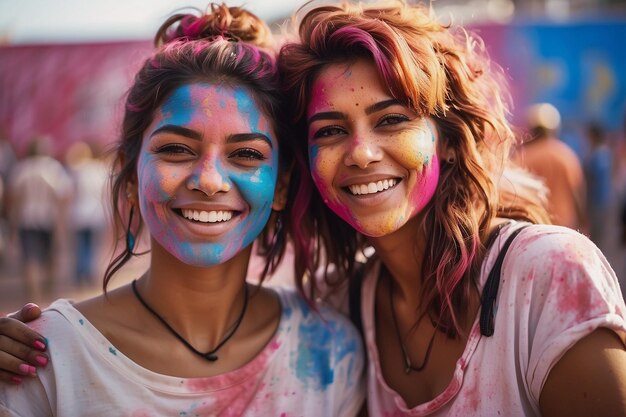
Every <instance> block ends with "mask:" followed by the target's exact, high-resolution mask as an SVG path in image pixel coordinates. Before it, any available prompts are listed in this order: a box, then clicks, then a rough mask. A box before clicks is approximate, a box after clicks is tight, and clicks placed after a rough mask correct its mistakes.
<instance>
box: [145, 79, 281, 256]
mask: <svg viewBox="0 0 626 417" xmlns="http://www.w3.org/2000/svg"><path fill="white" fill-rule="evenodd" d="M277 146H278V143H277V141H276V138H275V134H274V131H273V129H272V125H271V123H270V121H269V119H268V118H267V117H266V115H265V114H264V113H263V112H262V111H261V110H260V108H259V106H258V105H257V104H256V102H255V100H254V97H253V96H252V95H251V94H250V93H249V92H248V91H247V90H246V89H244V88H237V87H236V88H231V87H225V86H221V85H213V84H191V85H186V86H182V87H179V88H178V89H176V90H174V92H173V93H172V95H171V96H170V97H169V98H168V99H167V100H165V101H164V103H163V104H162V105H161V106H160V107H159V109H158V111H157V112H156V115H155V117H154V120H153V122H152V124H151V125H150V126H149V127H148V129H146V131H145V132H144V136H143V142H142V147H141V151H140V155H139V159H138V163H137V176H138V183H137V185H138V191H139V193H138V194H139V195H138V197H139V207H140V210H141V214H142V217H143V219H144V221H145V223H146V225H147V228H148V230H149V232H150V235H151V239H152V244H153V245H155V244H156V245H160V246H162V247H163V248H164V249H165V250H166V251H167V252H169V253H171V254H172V255H174V256H175V257H176V258H178V259H179V260H180V261H182V262H184V263H186V264H189V265H195V266H202V267H206V266H212V265H217V264H221V263H223V262H225V261H227V260H229V259H231V258H232V257H233V256H235V255H236V254H237V253H239V252H240V251H241V250H242V249H244V248H245V247H247V246H248V245H250V244H251V243H252V242H253V241H254V239H255V238H256V237H257V236H258V235H259V233H260V232H261V231H262V230H263V228H264V227H265V224H266V223H267V220H268V218H269V215H270V213H271V208H272V201H273V199H274V191H275V186H276V177H277V171H278V149H277Z"/></svg>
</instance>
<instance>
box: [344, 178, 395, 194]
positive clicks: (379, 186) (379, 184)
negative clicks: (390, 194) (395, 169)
mask: <svg viewBox="0 0 626 417" xmlns="http://www.w3.org/2000/svg"><path fill="white" fill-rule="evenodd" d="M398 182H399V180H398V179H397V178H387V179H384V180H378V181H372V182H368V183H363V184H353V185H349V186H347V187H346V188H347V189H348V190H349V191H350V193H352V195H368V194H376V193H379V192H382V191H385V190H388V189H390V188H392V187H395V186H396V184H398Z"/></svg>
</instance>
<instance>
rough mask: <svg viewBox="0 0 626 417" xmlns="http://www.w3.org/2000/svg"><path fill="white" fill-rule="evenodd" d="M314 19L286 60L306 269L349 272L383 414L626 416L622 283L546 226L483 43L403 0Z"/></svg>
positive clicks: (371, 382)
mask: <svg viewBox="0 0 626 417" xmlns="http://www.w3.org/2000/svg"><path fill="white" fill-rule="evenodd" d="M302 15H303V17H302V19H301V20H300V25H299V34H300V40H299V42H294V43H289V44H287V45H286V46H284V47H283V49H282V51H281V53H280V55H279V67H280V68H281V70H282V73H283V76H284V77H283V80H282V81H283V82H282V85H283V87H284V89H285V91H286V93H287V94H288V96H289V101H291V103H292V104H291V106H289V107H288V108H289V109H290V110H292V111H293V114H292V115H291V116H292V119H291V120H290V121H291V122H292V123H293V125H294V126H296V128H297V131H296V134H295V135H294V136H293V137H294V138H296V140H294V143H295V146H296V148H297V149H296V160H297V161H298V167H297V170H296V175H294V176H293V177H292V181H298V184H297V187H296V189H297V190H298V191H299V192H298V193H297V195H296V196H295V200H294V210H292V216H293V223H292V224H293V225H294V243H295V259H296V267H297V268H298V270H299V273H298V274H297V277H303V276H311V275H312V274H314V273H315V272H316V271H318V270H319V268H320V267H323V266H324V265H325V264H326V263H327V262H330V263H331V264H332V265H334V266H335V269H334V270H332V271H331V270H328V269H327V270H326V271H327V274H326V278H327V280H326V281H327V282H326V283H325V284H328V283H329V282H330V283H332V282H333V281H331V279H334V282H335V283H337V282H338V280H337V275H339V277H342V276H343V277H351V280H350V285H351V287H352V288H353V290H352V291H351V295H353V298H352V300H355V299H356V300H357V303H356V304H357V307H359V306H358V304H359V303H358V300H360V309H358V308H357V309H356V314H355V317H360V319H361V321H362V324H363V334H364V336H365V344H366V347H367V356H368V360H369V363H368V372H367V375H368V382H367V385H368V393H367V398H368V409H369V414H370V415H371V416H376V417H378V416H394V417H400V416H425V415H431V416H499V415H502V416H536V415H544V416H589V415H603V416H609V415H610V416H618V415H619V416H623V415H625V414H626V406H625V405H626V350H625V348H624V341H625V340H626V320H625V315H626V306H625V305H624V300H623V299H622V297H621V291H620V290H619V285H618V283H617V279H616V277H615V274H614V273H613V271H612V270H611V268H610V266H609V265H608V263H607V262H606V259H605V258H604V256H603V255H602V254H601V253H600V252H599V250H598V249H597V248H596V247H595V246H594V245H593V244H592V243H591V242H590V241H589V240H588V239H587V238H586V237H584V236H582V235H580V234H578V233H577V232H575V231H573V230H570V229H566V228H562V227H556V226H549V225H538V224H532V223H540V222H545V221H547V218H548V216H547V214H546V213H545V210H544V209H543V207H542V205H541V201H540V199H539V198H537V195H538V193H539V192H540V191H541V187H530V186H529V185H531V183H532V181H533V180H532V179H531V178H529V177H527V176H526V175H525V173H515V172H514V171H512V170H513V168H514V167H513V166H512V165H511V164H510V161H509V149H510V147H511V145H512V143H513V141H514V139H515V136H514V134H513V132H512V131H511V127H510V126H509V123H508V121H507V118H506V115H507V108H506V107H505V104H504V103H503V102H502V100H503V98H504V97H506V92H505V91H504V90H503V89H502V88H501V87H500V83H499V82H498V73H497V70H496V69H495V68H492V65H490V62H489V59H488V57H487V56H486V54H485V53H484V48H483V45H482V43H481V41H480V39H477V38H475V37H474V36H472V35H471V34H469V33H467V32H466V31H465V30H463V28H460V27H457V26H455V25H443V24H441V23H438V22H437V21H436V20H435V18H434V17H433V16H432V14H431V11H430V10H428V9H426V8H424V7H422V6H414V5H413V6H412V5H406V4H404V3H402V2H392V3H380V4H371V3H368V4H350V3H344V4H342V5H340V6H333V5H326V6H319V7H316V8H313V9H308V12H307V13H305V12H304V11H303V12H302ZM309 173H310V174H312V175H309ZM514 174H515V175H514ZM533 192H534V193H535V194H534V195H533ZM523 226H527V227H526V228H525V229H524V230H523V231H521V233H520V234H519V235H518V236H517V238H516V239H515V240H514V241H513V243H512V244H511V246H510V248H509V249H508V252H506V258H504V262H503V263H502V264H501V266H502V269H501V271H500V272H498V271H497V270H496V273H495V274H494V275H492V276H493V277H495V280H494V281H488V275H489V271H490V270H491V269H492V266H493V265H494V264H495V263H496V258H497V256H498V254H499V253H500V252H501V248H503V246H504V243H505V242H506V241H507V239H508V238H509V236H515V235H514V233H515V231H517V230H520V228H521V227H523ZM492 243H493V244H492ZM371 249H374V250H373V251H372V250H371ZM502 251H504V249H502ZM372 252H373V255H372ZM320 254H321V255H323V256H321V255H320ZM367 255H369V259H367V262H366V264H365V266H364V268H363V271H361V272H360V273H359V272H357V270H358V267H357V264H356V260H357V259H358V258H359V256H365V257H366V258H367ZM337 273H338V274H337ZM491 282H493V283H495V282H498V283H499V284H498V285H499V286H497V285H488V283H491ZM338 283H339V284H342V283H343V284H345V280H341V279H340V280H339V282H338ZM360 283H362V284H361V285H357V284H360ZM300 286H301V288H302V287H304V285H303V284H302V283H300ZM315 290H316V288H315V287H314V286H313V287H311V291H313V294H315ZM350 304H351V306H354V305H355V303H354V302H352V303H350ZM492 326H493V327H492Z"/></svg>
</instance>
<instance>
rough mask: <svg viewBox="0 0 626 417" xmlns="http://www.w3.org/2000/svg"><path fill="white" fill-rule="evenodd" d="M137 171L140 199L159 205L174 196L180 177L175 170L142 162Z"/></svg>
mask: <svg viewBox="0 0 626 417" xmlns="http://www.w3.org/2000/svg"><path fill="white" fill-rule="evenodd" d="M137 171H138V172H137V174H138V178H139V179H138V186H139V190H140V191H141V192H140V198H141V197H142V196H143V198H144V199H145V200H147V201H150V202H154V203H158V202H163V201H167V200H169V199H170V198H171V197H172V195H174V192H175V189H176V186H177V184H178V177H179V173H178V172H177V170H176V169H175V168H173V167H168V166H163V165H159V164H154V163H150V162H149V161H147V162H145V161H144V163H142V161H141V160H140V161H139V164H138V167H137Z"/></svg>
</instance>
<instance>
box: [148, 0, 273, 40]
mask: <svg viewBox="0 0 626 417" xmlns="http://www.w3.org/2000/svg"><path fill="white" fill-rule="evenodd" d="M193 10H194V11H195V12H196V13H178V14H175V15H173V16H171V17H170V18H169V19H167V20H166V21H165V23H163V24H162V25H161V27H160V28H159V30H158V31H157V34H156V36H155V38H154V44H155V45H156V46H160V45H163V44H166V43H168V42H172V41H174V40H180V39H182V40H202V39H204V40H207V41H212V40H215V39H218V38H224V39H227V40H229V41H233V42H246V43H250V44H253V45H256V46H259V47H262V48H271V47H272V46H273V41H272V34H271V31H270V29H269V27H268V26H267V25H266V24H265V22H263V20H261V19H260V18H259V17H257V16H256V15H255V14H253V13H251V12H249V11H247V10H245V9H243V8H241V7H228V6H227V5H226V4H225V3H222V4H217V3H210V4H209V5H208V6H207V11H206V12H204V13H203V12H202V11H201V10H199V9H193Z"/></svg>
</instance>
